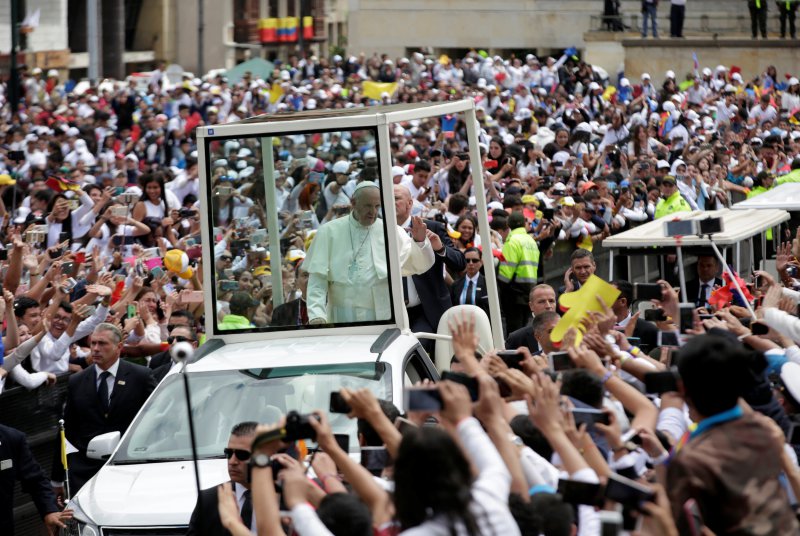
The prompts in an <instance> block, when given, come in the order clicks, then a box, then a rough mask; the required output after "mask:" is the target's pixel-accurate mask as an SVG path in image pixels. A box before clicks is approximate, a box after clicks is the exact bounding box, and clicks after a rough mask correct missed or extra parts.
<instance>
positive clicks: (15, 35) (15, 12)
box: [8, 0, 20, 115]
mask: <svg viewBox="0 0 800 536" xmlns="http://www.w3.org/2000/svg"><path fill="white" fill-rule="evenodd" d="M18 48H19V0H11V72H10V75H11V78H10V79H9V81H8V99H9V102H10V103H11V115H14V114H16V113H17V110H18V109H19V98H20V91H19V66H18V65H17V49H18Z"/></svg>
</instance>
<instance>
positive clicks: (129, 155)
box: [125, 153, 139, 163]
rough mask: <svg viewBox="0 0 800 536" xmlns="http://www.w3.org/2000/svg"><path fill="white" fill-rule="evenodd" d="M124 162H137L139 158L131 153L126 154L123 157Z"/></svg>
mask: <svg viewBox="0 0 800 536" xmlns="http://www.w3.org/2000/svg"><path fill="white" fill-rule="evenodd" d="M125 160H130V161H131V162H136V163H138V162H139V157H138V156H136V155H135V154H133V153H128V154H126V155H125Z"/></svg>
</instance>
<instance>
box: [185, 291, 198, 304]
mask: <svg viewBox="0 0 800 536" xmlns="http://www.w3.org/2000/svg"><path fill="white" fill-rule="evenodd" d="M181 302H182V303H203V291H202V290H182V291H181Z"/></svg>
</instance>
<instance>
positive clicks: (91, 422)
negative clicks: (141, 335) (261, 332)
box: [53, 323, 156, 494]
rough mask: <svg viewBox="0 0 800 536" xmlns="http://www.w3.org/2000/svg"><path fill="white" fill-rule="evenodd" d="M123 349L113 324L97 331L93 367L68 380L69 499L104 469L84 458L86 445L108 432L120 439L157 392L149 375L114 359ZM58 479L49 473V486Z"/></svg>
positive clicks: (59, 478) (98, 462)
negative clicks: (72, 447)
mask: <svg viewBox="0 0 800 536" xmlns="http://www.w3.org/2000/svg"><path fill="white" fill-rule="evenodd" d="M122 346H123V345H122V333H121V332H120V330H119V328H117V327H116V326H115V325H113V324H106V323H103V324H100V325H98V326H97V327H96V328H95V330H94V333H93V334H92V344H91V352H92V359H93V360H94V364H93V365H92V366H90V367H88V368H86V369H84V370H82V371H81V372H79V373H77V374H75V375H73V376H72V377H70V379H69V385H68V387H67V403H66V406H65V408H64V427H65V432H66V436H67V441H69V442H70V443H71V444H72V445H73V446H74V447H75V448H76V449H78V452H76V453H72V454H70V455H69V469H70V470H69V478H70V490H71V491H72V493H73V494H74V493H77V492H78V490H79V489H80V488H81V486H83V485H84V484H85V483H86V482H87V481H88V480H89V479H90V478H92V477H93V476H94V474H95V473H96V472H97V471H98V470H99V469H100V467H102V466H103V463H104V462H103V461H101V460H93V459H90V458H88V457H87V456H86V448H87V447H88V446H89V441H91V440H92V438H94V437H96V436H98V435H101V434H106V433H108V432H114V431H118V432H120V433H121V434H124V433H125V431H126V430H127V429H128V426H130V424H131V421H133V418H134V417H135V416H136V414H137V413H138V412H139V409H140V408H141V407H142V404H144V402H145V401H146V400H147V397H149V396H150V393H152V392H153V389H155V387H156V381H155V379H154V377H153V371H151V370H150V369H148V368H147V367H143V366H141V365H135V364H133V363H129V362H128V361H123V360H121V359H120V358H119V356H120V352H121V351H122ZM63 478H64V475H63V472H60V471H58V468H57V467H56V468H54V472H53V480H54V481H56V482H58V481H62V480H63ZM58 491H61V490H58Z"/></svg>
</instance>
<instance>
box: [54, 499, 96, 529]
mask: <svg viewBox="0 0 800 536" xmlns="http://www.w3.org/2000/svg"><path fill="white" fill-rule="evenodd" d="M67 508H70V509H72V511H73V519H72V520H71V521H69V522H67V528H66V529H65V530H62V534H63V535H64V536H100V527H98V526H97V525H95V524H94V523H93V522H92V521H91V520H90V519H89V516H87V515H86V513H85V512H84V511H83V510H81V507H80V505H79V503H78V502H77V501H74V500H73V501H70V502H69V503H67Z"/></svg>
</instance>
